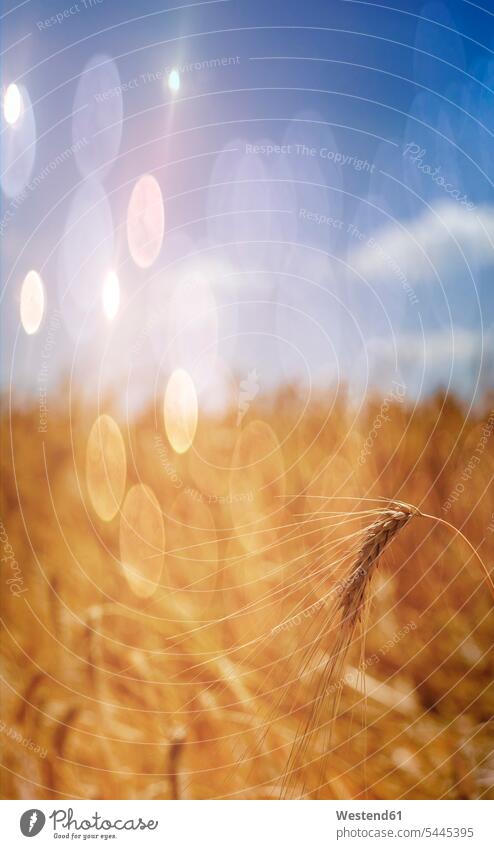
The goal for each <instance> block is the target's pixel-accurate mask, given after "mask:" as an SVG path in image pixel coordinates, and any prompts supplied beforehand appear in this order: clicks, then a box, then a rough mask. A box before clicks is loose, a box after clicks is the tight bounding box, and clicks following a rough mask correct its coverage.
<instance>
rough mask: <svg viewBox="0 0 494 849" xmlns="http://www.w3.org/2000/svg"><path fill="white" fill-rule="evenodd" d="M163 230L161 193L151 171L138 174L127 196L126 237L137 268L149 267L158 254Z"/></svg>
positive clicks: (163, 215)
mask: <svg viewBox="0 0 494 849" xmlns="http://www.w3.org/2000/svg"><path fill="white" fill-rule="evenodd" d="M164 232H165V210H164V206H163V196H162V194H161V189H160V187H159V184H158V182H157V180H155V178H154V177H152V176H151V175H150V174H145V175H144V176H143V177H140V178H139V180H138V181H137V183H136V184H135V186H134V188H133V189H132V194H131V196H130V200H129V206H128V210H127V241H128V243H129V251H130V255H131V257H132V259H133V260H134V262H135V264H136V265H137V266H139V268H149V267H150V266H151V265H152V264H153V262H154V261H155V260H156V258H157V257H158V254H159V252H160V250H161V245H162V243H163V236H164Z"/></svg>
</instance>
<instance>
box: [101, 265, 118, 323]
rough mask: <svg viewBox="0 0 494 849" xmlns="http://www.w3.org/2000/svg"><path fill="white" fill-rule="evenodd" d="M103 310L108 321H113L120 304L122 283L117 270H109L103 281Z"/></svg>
mask: <svg viewBox="0 0 494 849" xmlns="http://www.w3.org/2000/svg"><path fill="white" fill-rule="evenodd" d="M102 299H103V312H104V314H105V316H106V318H107V319H108V321H113V319H114V318H115V316H116V314H117V312H118V308H119V306H120V283H119V280H118V277H117V275H116V273H115V271H109V272H108V274H107V275H106V277H105V281H104V283H103V292H102Z"/></svg>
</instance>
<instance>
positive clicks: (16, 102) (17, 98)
mask: <svg viewBox="0 0 494 849" xmlns="http://www.w3.org/2000/svg"><path fill="white" fill-rule="evenodd" d="M21 112H22V97H21V92H20V90H19V86H17V85H16V84H15V83H11V84H10V85H9V86H8V87H7V90H6V92H5V95H4V98H3V114H4V116H5V120H6V121H7V124H16V123H17V121H18V120H19V118H20V116H21Z"/></svg>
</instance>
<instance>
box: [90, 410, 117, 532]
mask: <svg viewBox="0 0 494 849" xmlns="http://www.w3.org/2000/svg"><path fill="white" fill-rule="evenodd" d="M126 477H127V457H126V454H125V445H124V441H123V439H122V434H121V433H120V428H119V427H118V425H117V423H116V422H115V421H114V420H113V419H112V417H111V416H108V415H102V416H99V417H98V418H97V419H96V421H95V422H94V424H93V426H92V428H91V432H90V434H89V439H88V442H87V449H86V482H87V488H88V492H89V498H90V499H91V504H92V505H93V509H94V511H95V512H96V513H97V514H98V516H99V517H100V519H103V521H105V522H110V521H111V520H112V519H113V518H114V517H115V516H116V514H117V513H118V511H119V509H120V505H121V503H122V499H123V496H124V491H125V479H126Z"/></svg>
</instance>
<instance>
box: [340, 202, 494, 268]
mask: <svg viewBox="0 0 494 849" xmlns="http://www.w3.org/2000/svg"><path fill="white" fill-rule="evenodd" d="M456 243H457V244H456ZM458 246H459V247H458ZM460 249H461V251H463V254H464V258H463V257H462V254H461V251H460ZM467 263H468V265H467ZM349 264H350V266H351V267H353V268H354V269H355V270H356V271H357V272H358V273H359V274H361V275H362V276H363V277H365V278H366V279H368V280H370V279H374V280H376V279H388V280H391V281H393V280H396V279H397V278H401V279H402V280H403V275H404V276H405V278H406V279H407V281H408V282H409V283H410V284H412V285H414V284H417V283H421V282H425V281H434V280H437V278H438V277H439V279H442V278H443V277H445V276H447V275H448V274H449V273H450V272H451V271H453V270H454V271H456V272H458V271H461V273H462V274H464V275H468V273H469V272H468V266H470V268H471V269H472V273H475V271H477V270H478V269H479V268H483V267H487V266H491V265H494V206H483V207H478V208H476V209H473V210H469V209H466V208H465V207H462V206H461V205H460V204H458V203H451V202H448V203H446V204H441V205H440V206H437V207H435V209H433V210H427V211H426V212H424V213H423V214H421V215H420V216H418V217H417V218H415V219H412V220H411V221H403V222H400V223H398V222H396V223H393V224H390V225H388V226H386V227H385V228H383V229H382V230H380V231H379V232H378V233H376V234H375V235H374V236H373V237H372V238H371V239H368V240H366V241H365V242H364V243H363V244H359V246H358V247H357V248H355V249H354V250H353V251H352V253H351V254H350V257H349Z"/></svg>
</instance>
